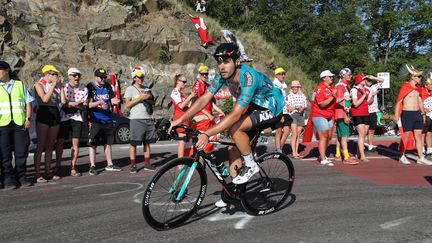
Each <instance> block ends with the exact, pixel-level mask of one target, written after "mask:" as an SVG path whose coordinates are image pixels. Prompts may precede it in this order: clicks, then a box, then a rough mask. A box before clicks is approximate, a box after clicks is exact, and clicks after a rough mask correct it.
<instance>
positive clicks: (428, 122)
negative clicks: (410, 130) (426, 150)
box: [423, 116, 432, 133]
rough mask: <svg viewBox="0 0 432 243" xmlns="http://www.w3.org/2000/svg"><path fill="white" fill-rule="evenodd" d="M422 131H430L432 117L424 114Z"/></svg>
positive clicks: (431, 128) (431, 129)
mask: <svg viewBox="0 0 432 243" xmlns="http://www.w3.org/2000/svg"><path fill="white" fill-rule="evenodd" d="M423 132H424V133H427V132H432V119H431V118H430V117H428V116H426V124H425V125H424V127H423Z"/></svg>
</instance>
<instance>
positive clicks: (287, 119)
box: [274, 114, 293, 128]
mask: <svg viewBox="0 0 432 243" xmlns="http://www.w3.org/2000/svg"><path fill="white" fill-rule="evenodd" d="M282 117H283V118H284V120H283V122H278V123H277V124H275V125H274V128H282V127H286V126H291V123H292V121H293V119H292V117H291V116H290V115H288V114H283V115H282ZM281 120H282V119H281Z"/></svg>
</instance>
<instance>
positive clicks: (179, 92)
mask: <svg viewBox="0 0 432 243" xmlns="http://www.w3.org/2000/svg"><path fill="white" fill-rule="evenodd" d="M186 83H187V79H186V77H185V76H184V75H183V74H177V75H176V76H175V77H174V89H173V90H172V92H171V96H170V97H171V102H172V103H173V105H174V112H173V116H172V120H173V121H174V120H177V119H178V118H180V117H181V116H182V115H183V113H184V112H185V111H186V110H187V109H188V108H189V106H190V104H191V101H192V98H194V97H195V96H196V93H195V90H194V89H192V91H191V94H190V95H189V96H188V97H187V98H185V95H184V93H183V89H184V88H185V87H186ZM183 124H184V125H186V126H190V121H189V120H187V121H185V122H183ZM176 132H177V134H178V136H179V137H185V135H186V134H184V129H181V128H178V129H177V130H176ZM185 143H186V142H185V141H184V140H181V141H179V145H178V147H177V156H178V157H179V158H180V157H183V156H184V149H185Z"/></svg>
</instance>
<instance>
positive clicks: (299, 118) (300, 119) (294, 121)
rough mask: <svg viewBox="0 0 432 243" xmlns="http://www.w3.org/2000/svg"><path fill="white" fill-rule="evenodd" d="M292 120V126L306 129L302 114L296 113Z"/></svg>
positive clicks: (292, 115)
mask: <svg viewBox="0 0 432 243" xmlns="http://www.w3.org/2000/svg"><path fill="white" fill-rule="evenodd" d="M290 116H291V118H292V124H296V125H297V126H300V127H304V126H305V121H304V117H303V114H302V113H299V112H294V113H293V114H291V115H290Z"/></svg>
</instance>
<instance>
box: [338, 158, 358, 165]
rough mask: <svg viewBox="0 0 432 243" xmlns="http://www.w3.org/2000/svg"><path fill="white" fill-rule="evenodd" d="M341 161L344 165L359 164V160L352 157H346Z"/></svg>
mask: <svg viewBox="0 0 432 243" xmlns="http://www.w3.org/2000/svg"><path fill="white" fill-rule="evenodd" d="M342 163H343V164H345V165H358V164H359V162H358V161H357V160H356V159H355V158H353V157H349V158H348V159H346V160H344V161H343V162H342Z"/></svg>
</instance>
